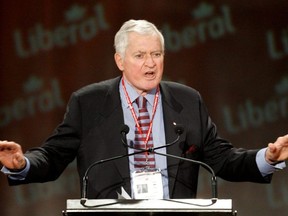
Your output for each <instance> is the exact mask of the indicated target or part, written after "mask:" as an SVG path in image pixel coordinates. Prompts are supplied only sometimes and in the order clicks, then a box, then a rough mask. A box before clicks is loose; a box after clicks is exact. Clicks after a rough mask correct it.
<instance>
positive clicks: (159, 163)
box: [119, 80, 169, 199]
mask: <svg viewBox="0 0 288 216" xmlns="http://www.w3.org/2000/svg"><path fill="white" fill-rule="evenodd" d="M124 82H125V87H126V90H127V93H128V95H129V98H130V101H131V103H132V105H133V108H134V110H135V113H136V116H138V113H139V112H138V106H137V104H136V102H135V100H136V99H137V98H138V97H139V94H138V93H137V92H136V90H135V89H134V88H133V87H132V86H131V85H130V84H129V83H127V82H126V81H125V80H124ZM119 91H120V98H121V104H122V109H123V114H124V123H125V124H126V125H127V126H128V127H129V129H130V130H129V133H128V134H127V143H128V144H129V145H131V146H133V142H134V138H135V120H134V118H133V116H132V113H131V110H130V109H129V105H128V102H127V99H126V97H125V93H124V90H123V87H122V84H120V86H119ZM155 93H156V89H153V90H152V91H151V92H149V93H148V94H147V95H146V96H145V98H146V99H147V110H148V112H149V116H150V117H151V116H152V109H153V103H154V97H155ZM152 136H153V144H154V148H156V147H158V146H163V145H165V143H166V141H165V131H164V120H163V110H162V99H161V94H160V95H159V100H158V105H157V109H156V112H155V116H154V119H153V124H152ZM128 152H129V153H133V152H134V149H132V148H128ZM157 152H159V153H164V154H165V153H166V148H160V149H157ZM155 163H156V168H158V169H160V170H161V174H162V183H163V196H164V198H165V199H169V186H168V172H167V158H166V157H163V156H161V155H157V154H155ZM129 168H130V173H131V174H132V173H133V172H134V171H135V169H134V156H130V157H129ZM131 177H132V176H131ZM131 187H132V185H131ZM131 191H132V188H131Z"/></svg>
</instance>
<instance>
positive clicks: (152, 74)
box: [144, 71, 156, 79]
mask: <svg viewBox="0 0 288 216" xmlns="http://www.w3.org/2000/svg"><path fill="white" fill-rule="evenodd" d="M144 76H145V77H146V78H148V79H152V78H155V76H156V73H155V72H154V71H147V72H145V74H144Z"/></svg>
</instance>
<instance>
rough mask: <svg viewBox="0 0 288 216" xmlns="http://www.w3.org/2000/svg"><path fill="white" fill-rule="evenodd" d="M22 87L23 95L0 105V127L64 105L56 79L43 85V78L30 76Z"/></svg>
mask: <svg viewBox="0 0 288 216" xmlns="http://www.w3.org/2000/svg"><path fill="white" fill-rule="evenodd" d="M46 86H47V87H46ZM22 88H23V93H24V97H23V96H21V97H19V98H16V99H15V100H14V101H12V103H11V104H6V105H4V106H2V107H0V127H5V126H7V125H9V124H10V123H11V122H12V121H20V120H22V119H25V118H28V117H31V116H34V115H36V114H37V113H47V112H51V111H52V110H54V109H56V108H59V107H63V106H64V100H63V99H62V97H61V88H60V85H59V82H58V80H57V79H52V80H49V81H48V85H44V80H43V79H41V78H40V77H36V76H31V77H30V78H29V79H28V80H27V81H26V82H25V83H24V84H23V87H22Z"/></svg>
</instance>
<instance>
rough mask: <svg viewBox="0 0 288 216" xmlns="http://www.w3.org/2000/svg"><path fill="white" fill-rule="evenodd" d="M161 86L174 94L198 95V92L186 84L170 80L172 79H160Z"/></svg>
mask: <svg viewBox="0 0 288 216" xmlns="http://www.w3.org/2000/svg"><path fill="white" fill-rule="evenodd" d="M161 86H162V88H165V89H166V90H168V91H169V92H171V93H173V94H174V95H178V94H179V95H182V96H184V95H189V96H194V97H200V93H199V92H198V91H197V90H196V89H194V88H192V87H190V86H187V85H184V84H181V83H177V82H172V81H162V82H161Z"/></svg>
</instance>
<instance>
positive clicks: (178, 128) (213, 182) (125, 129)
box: [120, 124, 218, 203]
mask: <svg viewBox="0 0 288 216" xmlns="http://www.w3.org/2000/svg"><path fill="white" fill-rule="evenodd" d="M174 125H175V128H174V131H175V133H176V134H177V135H178V136H177V138H176V139H175V140H174V141H172V142H171V143H168V144H166V145H162V146H158V147H155V148H149V149H139V148H135V147H134V146H130V145H128V143H127V138H126V135H127V134H128V132H129V127H128V126H127V125H122V126H121V131H120V132H121V135H122V139H121V141H122V143H123V145H124V146H125V147H128V148H132V149H135V150H138V151H141V152H143V151H145V150H146V151H148V152H149V153H154V154H158V155H162V156H165V157H171V158H175V159H179V160H184V161H188V162H191V163H194V164H199V165H201V166H203V167H205V168H206V169H208V170H209V172H210V173H211V175H212V178H211V190H212V202H213V203H215V202H216V201H217V199H218V190H217V177H216V175H215V172H214V170H213V169H212V167H210V166H209V165H208V164H206V163H204V162H202V161H198V160H192V159H189V158H185V157H180V156H176V155H171V154H167V153H166V154H164V153H160V152H157V151H155V150H157V149H160V148H165V147H169V146H172V145H173V144H175V143H176V142H177V141H178V140H179V138H180V135H181V134H182V133H183V132H184V127H183V126H182V125H180V124H179V125H176V124H174Z"/></svg>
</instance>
